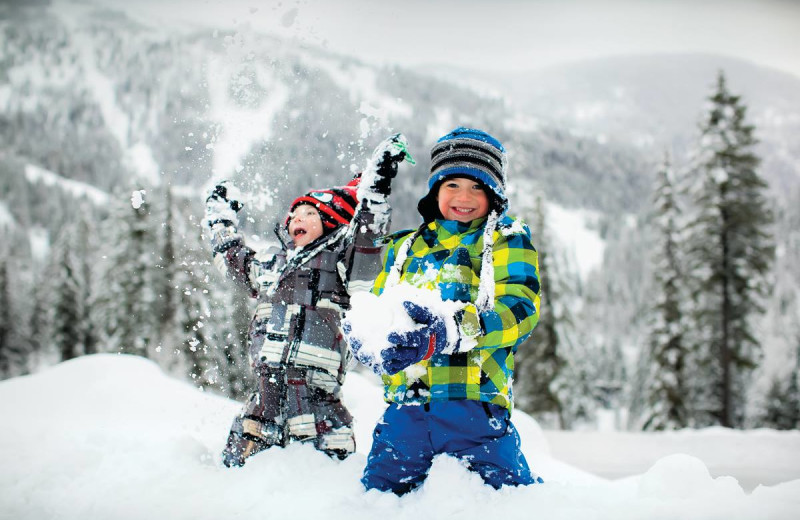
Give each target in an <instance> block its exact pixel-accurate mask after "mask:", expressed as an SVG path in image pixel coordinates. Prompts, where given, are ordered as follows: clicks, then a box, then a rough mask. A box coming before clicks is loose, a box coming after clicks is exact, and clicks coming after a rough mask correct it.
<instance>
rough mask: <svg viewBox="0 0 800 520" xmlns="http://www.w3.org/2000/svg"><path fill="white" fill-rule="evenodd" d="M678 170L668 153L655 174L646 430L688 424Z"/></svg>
mask: <svg viewBox="0 0 800 520" xmlns="http://www.w3.org/2000/svg"><path fill="white" fill-rule="evenodd" d="M673 181H674V172H673V170H672V165H671V161H670V159H669V155H666V156H665V158H664V161H663V163H662V164H661V167H660V168H659V170H658V173H657V175H656V185H655V190H654V192H655V194H654V201H653V202H654V204H653V215H652V224H653V227H654V232H655V239H656V244H655V249H654V251H653V253H652V254H651V262H652V269H651V273H652V278H653V281H652V284H651V286H652V291H651V293H650V294H651V296H652V301H653V313H652V318H651V322H650V326H649V333H648V337H649V341H648V348H647V350H646V351H645V352H643V353H642V355H644V356H645V357H646V362H645V363H644V366H643V367H642V368H643V369H644V370H645V371H646V373H645V375H644V378H645V380H644V385H643V386H644V394H645V396H644V401H645V403H644V406H645V409H644V412H643V414H642V429H644V430H675V429H679V428H684V427H686V426H687V425H688V419H689V417H688V413H687V406H686V400H687V399H688V398H689V395H688V392H687V388H686V381H685V362H686V347H685V345H684V339H683V327H684V323H683V310H682V307H681V303H682V297H683V294H682V276H681V272H680V267H679V266H680V261H679V252H678V244H679V242H680V238H679V237H678V216H679V213H680V210H679V208H678V205H677V199H676V193H675V189H674V182H673Z"/></svg>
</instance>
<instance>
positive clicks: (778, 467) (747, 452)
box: [545, 428, 800, 491]
mask: <svg viewBox="0 0 800 520" xmlns="http://www.w3.org/2000/svg"><path fill="white" fill-rule="evenodd" d="M545 435H546V437H547V440H548V444H549V446H550V449H551V455H552V456H553V457H556V458H558V459H560V460H563V461H565V462H567V463H569V464H573V465H575V466H577V467H579V468H581V469H584V470H586V471H589V472H591V473H593V474H596V475H600V476H603V477H606V478H621V477H627V476H629V475H636V474H640V473H644V472H645V471H647V470H648V468H650V467H651V466H653V465H654V464H655V463H656V462H657V461H658V460H659V459H662V458H664V457H667V456H669V455H673V454H686V455H691V456H693V457H697V458H698V459H700V460H702V461H703V463H704V464H705V465H706V466H707V467H708V470H709V472H710V473H711V475H712V476H715V477H718V476H724V475H732V476H735V477H736V478H737V479H738V480H739V484H740V485H741V486H742V487H743V488H744V489H745V490H748V491H749V490H752V489H753V488H755V487H756V486H758V485H759V484H764V485H774V484H778V483H781V482H786V481H789V480H794V479H800V432H798V431H788V432H780V431H775V430H766V429H764V430H748V431H741V430H731V429H727V428H706V429H704V430H689V429H686V430H680V431H674V432H661V433H650V434H642V433H636V432H590V431H571V432H567V431H548V432H546V433H545Z"/></svg>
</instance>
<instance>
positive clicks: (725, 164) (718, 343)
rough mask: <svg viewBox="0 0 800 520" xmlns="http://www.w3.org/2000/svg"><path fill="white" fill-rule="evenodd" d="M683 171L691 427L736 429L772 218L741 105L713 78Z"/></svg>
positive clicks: (754, 354) (754, 345) (752, 357)
mask: <svg viewBox="0 0 800 520" xmlns="http://www.w3.org/2000/svg"><path fill="white" fill-rule="evenodd" d="M710 102H711V105H710V109H709V111H708V113H707V114H706V117H705V120H704V122H703V124H702V126H701V135H700V141H699V147H698V153H697V155H696V157H694V159H693V161H692V167H691V168H690V170H689V175H690V176H691V178H692V180H693V181H694V182H693V183H692V186H691V188H690V193H689V196H690V198H691V202H692V213H691V214H690V215H689V217H690V220H689V221H688V224H687V226H686V230H685V232H686V255H687V256H686V264H687V267H688V270H687V274H688V277H689V283H690V288H691V301H692V304H693V308H692V310H691V323H690V325H689V329H690V330H691V331H692V334H691V337H690V338H687V339H688V340H689V348H690V350H691V359H690V360H688V361H689V363H688V364H690V365H692V367H693V371H692V372H693V373H690V374H687V379H691V380H692V382H693V383H694V388H693V390H692V393H693V406H692V410H691V411H690V414H691V420H690V423H691V424H693V425H695V426H708V425H714V424H718V425H722V426H728V427H736V426H741V425H742V424H743V420H744V417H743V416H744V402H745V393H746V390H747V385H748V379H749V375H750V373H751V371H752V370H753V368H755V367H756V366H757V365H758V363H759V361H760V357H761V345H760V343H759V340H758V338H756V337H755V336H754V334H753V330H752V325H751V322H752V320H753V318H754V317H755V316H757V315H758V314H760V313H761V312H763V306H762V304H761V302H760V301H759V297H760V296H763V295H765V294H766V292H767V283H766V274H767V272H768V270H769V267H770V263H771V261H772V259H773V256H774V247H773V245H772V242H771V238H770V236H769V233H768V228H769V226H770V225H771V223H772V216H771V214H770V210H769V208H768V206H767V201H766V199H765V197H764V193H763V192H764V190H765V189H766V187H767V186H766V183H765V182H764V180H763V179H762V178H761V177H760V176H759V174H758V172H757V167H758V164H759V159H758V157H757V156H756V155H755V153H754V152H753V147H754V145H755V144H756V140H755V138H754V137H753V130H754V128H753V126H751V125H749V124H747V123H746V121H745V114H746V107H745V106H744V104H743V103H742V102H741V100H740V98H739V96H735V95H732V94H731V93H730V92H728V88H727V85H726V82H725V77H724V75H723V74H722V73H720V74H719V77H718V81H717V86H716V91H715V92H714V94H713V95H712V96H711V97H710Z"/></svg>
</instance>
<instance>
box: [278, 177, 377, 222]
mask: <svg viewBox="0 0 800 520" xmlns="http://www.w3.org/2000/svg"><path fill="white" fill-rule="evenodd" d="M360 181H361V176H360V175H359V176H357V177H356V178H354V179H353V180H352V181H350V182H349V183H347V185H346V186H337V187H335V188H328V189H322V190H311V191H309V192H308V193H305V194H304V195H301V196H300V197H297V198H296V199H294V201H293V202H292V204H291V206H289V214H288V215H287V216H286V221H285V222H284V225H285V226H288V225H289V220H290V219H291V217H292V212H294V210H295V208H297V206H299V205H301V204H308V205H310V206H313V207H314V208H316V209H317V211H319V216H320V219H321V220H322V229H323V233H325V234H327V233H329V232H330V231H333V230H334V229H336V228H337V227H339V226H343V225H344V226H346V225H348V224H349V223H350V221H351V220H353V215H354V214H355V211H356V206H357V205H358V197H357V196H356V193H357V191H358V183H359V182H360Z"/></svg>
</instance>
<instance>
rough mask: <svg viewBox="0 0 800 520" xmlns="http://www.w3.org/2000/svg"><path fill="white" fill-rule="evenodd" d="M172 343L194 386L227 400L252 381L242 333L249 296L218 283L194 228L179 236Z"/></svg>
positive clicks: (246, 322)
mask: <svg viewBox="0 0 800 520" xmlns="http://www.w3.org/2000/svg"><path fill="white" fill-rule="evenodd" d="M180 257H181V262H180V268H179V269H177V270H176V273H175V281H176V284H177V285H178V287H179V289H180V299H179V305H178V307H177V316H176V318H177V321H178V325H179V327H180V336H179V339H178V342H177V343H176V346H175V347H176V349H177V351H178V352H179V355H180V358H181V360H182V363H183V364H184V365H185V368H184V370H185V375H186V376H188V377H189V378H191V380H192V381H194V382H195V383H196V384H197V385H198V386H201V387H203V388H211V389H213V390H216V391H218V392H220V393H222V394H224V395H226V396H228V397H232V398H241V397H242V395H243V394H244V391H245V389H246V388H247V385H248V382H249V381H250V379H251V375H250V364H249V361H248V359H247V354H246V351H245V349H246V343H245V341H246V334H247V328H248V325H249V317H250V315H251V314H252V310H253V309H251V308H249V307H248V306H247V304H248V300H249V297H248V295H247V293H246V291H243V290H241V289H239V288H238V287H237V286H236V285H234V284H233V283H232V282H231V281H230V280H226V279H220V277H219V276H218V275H219V273H216V272H215V270H214V272H212V270H213V267H212V265H211V263H210V262H209V258H210V257H211V251H210V248H209V247H208V244H206V243H204V242H203V241H202V236H201V231H200V229H199V228H198V227H193V226H189V227H188V228H187V229H186V230H185V234H184V235H183V244H182V248H181V252H180Z"/></svg>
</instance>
